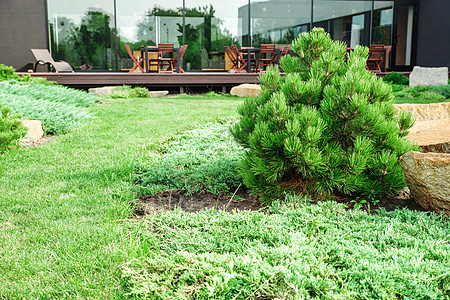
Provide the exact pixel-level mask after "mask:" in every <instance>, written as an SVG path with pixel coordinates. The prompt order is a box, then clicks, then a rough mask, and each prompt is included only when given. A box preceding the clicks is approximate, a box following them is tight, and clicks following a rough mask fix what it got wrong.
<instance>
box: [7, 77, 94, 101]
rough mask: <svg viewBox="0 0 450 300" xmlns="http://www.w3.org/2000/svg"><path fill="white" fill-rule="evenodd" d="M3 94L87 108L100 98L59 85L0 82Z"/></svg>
mask: <svg viewBox="0 0 450 300" xmlns="http://www.w3.org/2000/svg"><path fill="white" fill-rule="evenodd" d="M0 91H2V93H3V94H11V95H18V96H27V97H30V98H33V99H36V100H46V101H51V102H58V103H64V104H67V105H72V106H77V107H89V106H92V105H94V104H95V103H97V102H98V101H99V100H100V98H98V97H96V96H93V95H91V94H89V93H86V92H85V91H81V90H76V89H71V88H68V87H65V86H61V85H54V86H46V85H42V84H38V83H35V82H20V81H14V80H12V81H3V82H0Z"/></svg>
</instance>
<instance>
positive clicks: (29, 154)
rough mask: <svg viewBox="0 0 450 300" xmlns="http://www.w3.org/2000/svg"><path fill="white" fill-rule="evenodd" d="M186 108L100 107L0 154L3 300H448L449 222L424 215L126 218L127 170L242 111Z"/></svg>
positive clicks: (222, 104)
mask: <svg viewBox="0 0 450 300" xmlns="http://www.w3.org/2000/svg"><path fill="white" fill-rule="evenodd" d="M186 98H187V96H184V97H183V98H182V99H171V98H162V99H137V98H134V99H114V100H107V101H106V103H105V104H104V105H96V106H93V107H91V108H89V112H90V113H92V114H95V115H96V118H95V119H91V120H88V121H87V122H85V123H84V125H82V126H81V127H80V128H78V129H77V130H75V131H72V132H70V133H68V134H66V135H61V136H57V137H56V138H55V139H54V141H52V142H51V143H49V144H46V145H44V146H42V147H40V148H32V149H26V150H24V149H22V150H12V151H10V152H8V153H5V154H4V155H3V156H0V160H1V164H0V245H2V247H0V298H1V299H3V298H4V299H76V298H81V299H126V298H136V299H142V298H147V299H275V298H279V299H308V298H309V299H314V298H316V299H327V298H328V299H361V298H363V297H365V298H366V299H403V298H405V299H448V297H450V294H449V282H450V273H449V272H448V270H449V269H450V268H449V267H450V265H449V264H450V262H449V257H450V253H449V252H450V229H449V225H448V220H446V219H443V218H440V217H438V216H436V215H434V214H430V213H425V212H415V211H409V210H397V211H395V212H389V213H387V212H383V211H380V213H379V214H378V215H368V214H366V213H364V212H361V211H357V210H354V211H347V210H346V209H345V208H344V207H343V206H342V205H339V204H336V203H333V202H324V203H320V204H317V205H315V204H310V203H309V202H308V200H307V199H300V198H290V199H288V200H289V201H287V202H284V203H279V202H274V204H273V205H272V206H271V208H270V213H264V212H243V213H234V214H229V213H225V212H221V211H215V210H208V211H204V212H201V213H198V214H189V213H184V212H181V211H173V212H158V213H155V214H153V215H148V216H145V217H144V218H142V219H134V218H133V206H132V201H133V200H134V198H135V195H134V194H132V192H131V191H132V181H133V172H134V171H135V166H136V165H145V164H146V163H148V161H150V160H151V159H152V158H153V157H154V156H155V153H158V152H157V151H156V150H157V149H158V148H160V147H161V146H162V145H166V143H164V141H167V140H168V139H169V138H170V137H172V136H174V135H176V134H177V133H185V132H186V130H189V129H192V128H194V127H193V126H194V125H197V124H204V123H208V122H212V121H214V120H221V119H226V118H228V117H232V116H235V114H236V113H235V109H236V107H237V106H238V105H239V104H241V103H242V100H240V99H235V98H229V97H223V98H216V99H215V100H213V101H211V100H208V98H205V97H198V98H190V99H186ZM118 115H120V116H121V117H120V118H117V116H118ZM189 139H191V136H186V140H189ZM169 141H170V139H169ZM194 144H200V143H197V142H194ZM167 145H169V143H167ZM185 146H187V145H185Z"/></svg>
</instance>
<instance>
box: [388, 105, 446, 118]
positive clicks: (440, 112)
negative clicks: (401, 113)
mask: <svg viewBox="0 0 450 300" xmlns="http://www.w3.org/2000/svg"><path fill="white" fill-rule="evenodd" d="M395 107H396V108H397V109H398V110H405V111H409V112H411V115H412V116H413V117H414V119H416V121H428V120H440V119H450V102H440V103H430V104H396V105H395Z"/></svg>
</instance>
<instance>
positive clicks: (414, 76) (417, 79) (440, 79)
mask: <svg viewBox="0 0 450 300" xmlns="http://www.w3.org/2000/svg"><path fill="white" fill-rule="evenodd" d="M438 84H448V68H447V67H442V68H424V67H419V66H415V67H414V69H413V71H412V72H411V74H410V75H409V86H416V85H438Z"/></svg>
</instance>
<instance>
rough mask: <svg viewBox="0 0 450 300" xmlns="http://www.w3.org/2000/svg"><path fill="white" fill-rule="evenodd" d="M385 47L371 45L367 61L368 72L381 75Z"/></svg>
mask: <svg viewBox="0 0 450 300" xmlns="http://www.w3.org/2000/svg"><path fill="white" fill-rule="evenodd" d="M383 55H384V45H370V47H369V58H368V59H367V64H366V68H367V70H369V71H371V72H375V73H380V72H382V71H381V66H382V65H383Z"/></svg>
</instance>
